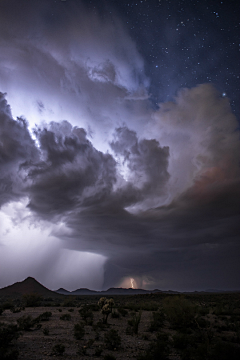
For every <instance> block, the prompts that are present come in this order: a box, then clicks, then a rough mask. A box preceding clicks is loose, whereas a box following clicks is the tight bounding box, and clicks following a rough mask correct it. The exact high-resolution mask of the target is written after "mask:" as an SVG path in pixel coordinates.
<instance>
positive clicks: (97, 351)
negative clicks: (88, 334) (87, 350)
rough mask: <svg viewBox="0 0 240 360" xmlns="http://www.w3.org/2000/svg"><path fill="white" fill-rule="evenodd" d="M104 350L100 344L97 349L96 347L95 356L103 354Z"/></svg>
mask: <svg viewBox="0 0 240 360" xmlns="http://www.w3.org/2000/svg"><path fill="white" fill-rule="evenodd" d="M102 351H103V349H102V347H101V346H99V347H98V348H97V349H95V353H94V355H95V356H101V354H102Z"/></svg>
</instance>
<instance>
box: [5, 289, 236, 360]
mask: <svg viewBox="0 0 240 360" xmlns="http://www.w3.org/2000/svg"><path fill="white" fill-rule="evenodd" d="M99 300H100V298H99V297H97V296H96V297H95V296H82V297H74V296H62V297H60V298H46V299H43V298H41V297H40V296H38V295H36V294H28V295H25V296H23V297H22V298H21V299H1V302H0V309H1V315H0V340H1V342H0V344H1V345H0V351H1V353H0V355H1V357H0V358H1V360H5V359H8V360H11V359H12V360H16V359H18V360H34V359H36V360H48V359H52V358H55V359H62V358H65V359H69V360H70V359H71V360H75V359H86V360H87V359H104V360H114V359H119V360H120V359H121V360H123V359H136V360H148V359H149V360H151V359H172V360H178V359H211V360H212V359H213V360H214V359H216V360H221V359H222V360H224V359H228V360H230V359H231V360H234V359H239V358H240V357H239V355H240V294H239V293H229V294H227V293H225V294H194V293H193V294H188V295H186V294H185V295H176V294H173V295H166V294H147V295H134V296H113V297H112V298H111V300H110V297H107V298H101V300H100V301H99ZM29 305H30V306H29Z"/></svg>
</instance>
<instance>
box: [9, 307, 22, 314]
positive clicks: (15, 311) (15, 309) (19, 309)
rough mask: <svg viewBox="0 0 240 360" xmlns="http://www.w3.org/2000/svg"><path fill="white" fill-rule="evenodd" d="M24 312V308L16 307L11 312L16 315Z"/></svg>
mask: <svg viewBox="0 0 240 360" xmlns="http://www.w3.org/2000/svg"><path fill="white" fill-rule="evenodd" d="M21 311H22V307H16V306H14V308H12V309H11V312H12V313H13V314H16V313H20V312H21Z"/></svg>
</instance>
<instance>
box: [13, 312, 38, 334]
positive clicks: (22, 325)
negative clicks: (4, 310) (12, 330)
mask: <svg viewBox="0 0 240 360" xmlns="http://www.w3.org/2000/svg"><path fill="white" fill-rule="evenodd" d="M17 323H18V326H19V329H20V330H24V331H29V330H30V329H31V327H33V326H34V325H35V322H34V320H33V318H32V316H30V315H23V316H21V317H20V318H18V319H17Z"/></svg>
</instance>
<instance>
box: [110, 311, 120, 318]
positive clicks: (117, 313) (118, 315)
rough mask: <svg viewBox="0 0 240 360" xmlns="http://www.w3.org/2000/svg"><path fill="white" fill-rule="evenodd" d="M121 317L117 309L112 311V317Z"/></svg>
mask: <svg viewBox="0 0 240 360" xmlns="http://www.w3.org/2000/svg"><path fill="white" fill-rule="evenodd" d="M119 317H120V314H119V312H117V311H113V312H112V318H113V319H119Z"/></svg>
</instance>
